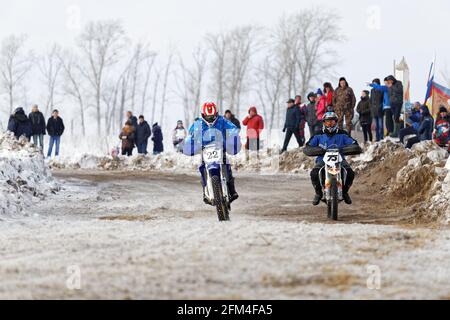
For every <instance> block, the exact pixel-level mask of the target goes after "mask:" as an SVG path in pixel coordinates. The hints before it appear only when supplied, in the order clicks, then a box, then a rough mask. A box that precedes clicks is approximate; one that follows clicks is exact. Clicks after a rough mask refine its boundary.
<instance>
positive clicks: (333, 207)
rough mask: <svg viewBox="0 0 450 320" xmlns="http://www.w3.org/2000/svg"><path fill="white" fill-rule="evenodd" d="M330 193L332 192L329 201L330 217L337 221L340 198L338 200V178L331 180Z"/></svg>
mask: <svg viewBox="0 0 450 320" xmlns="http://www.w3.org/2000/svg"><path fill="white" fill-rule="evenodd" d="M330 193H331V197H330V199H329V200H328V201H327V205H328V218H330V219H332V220H334V221H337V219H338V204H339V200H338V187H337V181H336V179H332V180H331V186H330Z"/></svg>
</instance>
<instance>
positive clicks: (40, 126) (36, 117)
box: [28, 104, 45, 150]
mask: <svg viewBox="0 0 450 320" xmlns="http://www.w3.org/2000/svg"><path fill="white" fill-rule="evenodd" d="M28 118H29V119H30V121H31V130H32V136H33V143H34V145H35V146H39V148H40V149H41V150H44V135H45V118H44V115H43V114H42V112H40V111H39V108H38V106H37V104H35V105H33V107H32V108H31V113H30V114H29V115H28Z"/></svg>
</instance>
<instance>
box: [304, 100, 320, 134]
mask: <svg viewBox="0 0 450 320" xmlns="http://www.w3.org/2000/svg"><path fill="white" fill-rule="evenodd" d="M316 98H317V96H316V94H315V93H314V92H310V93H309V94H308V101H309V103H308V105H307V106H306V109H305V118H306V122H307V123H308V128H309V134H310V136H311V137H312V136H313V135H314V134H315V132H316V131H317V127H318V124H319V121H318V119H317V107H316Z"/></svg>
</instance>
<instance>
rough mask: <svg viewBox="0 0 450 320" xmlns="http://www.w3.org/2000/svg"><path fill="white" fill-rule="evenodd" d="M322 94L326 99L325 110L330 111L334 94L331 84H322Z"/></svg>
mask: <svg viewBox="0 0 450 320" xmlns="http://www.w3.org/2000/svg"><path fill="white" fill-rule="evenodd" d="M323 93H324V96H325V98H326V105H325V107H326V108H327V110H330V108H331V109H332V108H333V94H334V89H333V86H332V85H331V83H329V82H325V83H324V84H323Z"/></svg>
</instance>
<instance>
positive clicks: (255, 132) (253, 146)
mask: <svg viewBox="0 0 450 320" xmlns="http://www.w3.org/2000/svg"><path fill="white" fill-rule="evenodd" d="M242 124H243V125H244V126H246V127H247V143H246V144H245V150H246V154H247V159H248V151H249V150H251V151H257V152H258V151H259V148H260V141H259V138H260V135H261V132H262V130H263V129H264V121H263V118H262V117H261V116H260V115H259V114H258V111H257V110H256V107H251V108H250V109H249V110H248V116H247V117H246V118H245V119H244V121H242Z"/></svg>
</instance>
